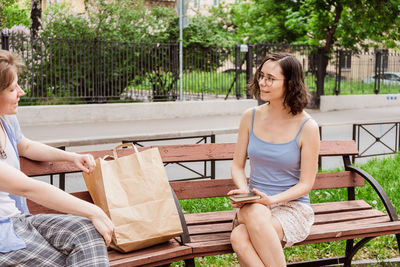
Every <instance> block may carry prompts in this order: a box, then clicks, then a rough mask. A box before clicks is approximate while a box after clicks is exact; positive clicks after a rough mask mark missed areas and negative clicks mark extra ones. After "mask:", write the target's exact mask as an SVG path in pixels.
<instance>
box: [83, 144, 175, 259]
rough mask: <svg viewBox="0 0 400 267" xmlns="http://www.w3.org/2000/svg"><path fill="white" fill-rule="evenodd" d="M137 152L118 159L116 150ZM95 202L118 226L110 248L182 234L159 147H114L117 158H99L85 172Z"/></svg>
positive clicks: (126, 247)
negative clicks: (90, 168)
mask: <svg viewBox="0 0 400 267" xmlns="http://www.w3.org/2000/svg"><path fill="white" fill-rule="evenodd" d="M126 146H133V147H134V149H135V151H136V153H134V154H131V155H129V156H125V157H121V158H118V156H117V151H116V150H117V149H118V148H120V147H126ZM83 177H84V179H85V183H86V186H87V188H88V190H89V193H90V195H91V197H92V199H93V201H94V203H95V204H96V205H98V206H100V207H101V208H102V209H103V210H104V211H105V212H106V213H107V215H108V216H109V217H110V219H111V221H112V222H113V223H114V225H115V232H114V235H113V240H112V243H111V247H112V248H115V249H117V250H119V251H122V252H128V251H132V250H136V249H140V248H144V247H148V246H151V245H154V244H158V243H161V242H165V241H168V240H170V239H171V238H172V237H175V236H178V235H179V234H181V233H182V226H181V222H180V219H179V215H178V211H177V208H176V206H175V202H174V199H173V196H172V192H171V187H170V185H169V183H168V177H167V174H166V171H165V168H164V165H163V162H162V160H161V156H160V153H159V151H158V148H151V149H147V150H145V151H142V152H138V151H137V149H136V147H135V146H134V145H133V144H123V145H119V146H117V147H116V148H114V160H110V161H106V160H105V159H102V158H98V159H97V160H96V168H95V170H94V172H93V173H92V174H90V175H88V174H86V173H83Z"/></svg>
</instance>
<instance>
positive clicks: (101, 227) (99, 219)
mask: <svg viewBox="0 0 400 267" xmlns="http://www.w3.org/2000/svg"><path fill="white" fill-rule="evenodd" d="M93 206H94V209H95V213H94V215H93V216H91V217H89V219H90V220H91V221H92V223H93V226H94V227H95V228H96V230H97V231H98V232H99V233H100V234H101V235H102V236H103V238H104V242H105V243H106V245H107V247H108V246H109V245H110V243H111V238H112V234H113V232H114V224H113V223H112V221H111V220H110V218H108V216H107V215H106V214H105V213H104V211H103V210H102V209H101V208H99V207H98V206H96V205H93Z"/></svg>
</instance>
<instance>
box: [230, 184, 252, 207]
mask: <svg viewBox="0 0 400 267" xmlns="http://www.w3.org/2000/svg"><path fill="white" fill-rule="evenodd" d="M246 193H249V190H248V189H240V188H239V189H233V190H231V191H229V192H228V193H227V195H228V196H232V195H237V194H246ZM230 201H231V204H232V207H233V208H237V209H240V208H241V207H243V205H244V204H246V202H240V203H238V202H233V201H232V200H230Z"/></svg>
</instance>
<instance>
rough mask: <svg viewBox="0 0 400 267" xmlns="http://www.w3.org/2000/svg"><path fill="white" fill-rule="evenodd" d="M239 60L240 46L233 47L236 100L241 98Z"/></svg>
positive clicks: (240, 66) (240, 67)
mask: <svg viewBox="0 0 400 267" xmlns="http://www.w3.org/2000/svg"><path fill="white" fill-rule="evenodd" d="M241 63H242V62H241V60H240V45H235V71H236V77H235V79H236V99H240V97H241V96H242V95H241V93H240V72H241V69H242V65H241Z"/></svg>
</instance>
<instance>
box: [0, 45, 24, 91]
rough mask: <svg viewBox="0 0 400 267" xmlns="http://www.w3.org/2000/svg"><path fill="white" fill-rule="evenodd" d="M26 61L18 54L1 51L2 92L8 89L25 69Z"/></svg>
mask: <svg viewBox="0 0 400 267" xmlns="http://www.w3.org/2000/svg"><path fill="white" fill-rule="evenodd" d="M24 67H25V65H24V61H23V60H22V59H21V57H20V56H19V55H17V54H14V53H12V52H10V51H7V50H0V92H2V91H3V90H4V89H6V88H8V87H9V86H10V85H11V83H12V82H13V81H14V79H15V75H16V74H17V75H18V74H20V73H21V71H22V70H23V69H24Z"/></svg>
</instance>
